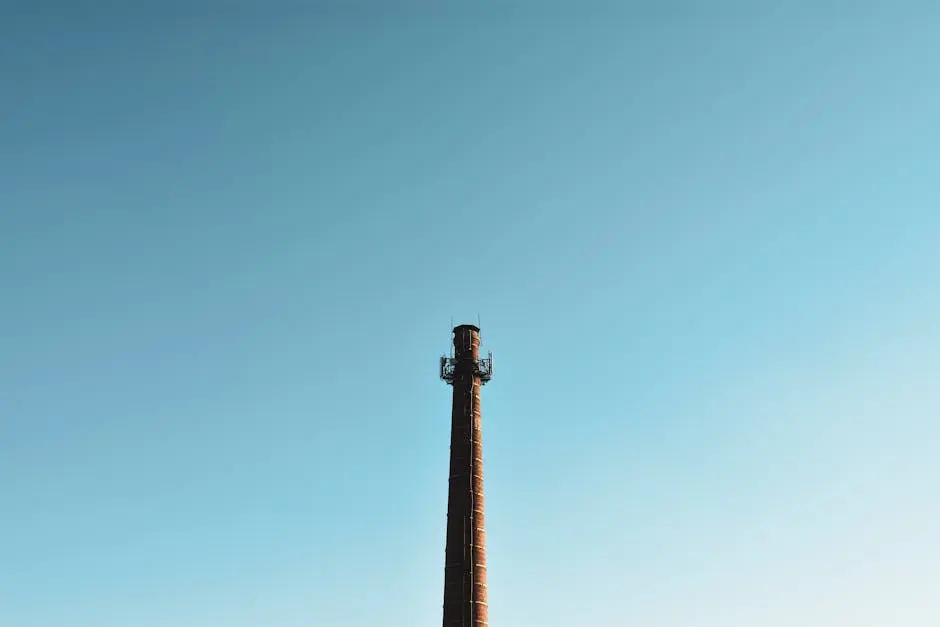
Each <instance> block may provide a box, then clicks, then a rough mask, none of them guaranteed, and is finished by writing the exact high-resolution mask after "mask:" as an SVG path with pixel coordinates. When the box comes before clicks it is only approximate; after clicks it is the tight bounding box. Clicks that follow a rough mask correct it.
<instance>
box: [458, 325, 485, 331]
mask: <svg viewBox="0 0 940 627" xmlns="http://www.w3.org/2000/svg"><path fill="white" fill-rule="evenodd" d="M461 329H470V330H471V331H476V332H477V333H479V332H480V327H478V326H477V325H475V324H458V325H457V326H455V327H454V333H456V332H457V331H459V330H461Z"/></svg>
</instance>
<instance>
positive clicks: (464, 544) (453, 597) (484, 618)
mask: <svg viewBox="0 0 940 627" xmlns="http://www.w3.org/2000/svg"><path fill="white" fill-rule="evenodd" d="M492 376H493V355H492V354H490V355H489V357H488V358H485V359H480V329H479V328H478V327H475V326H473V325H469V324H464V325H460V326H458V327H455V328H454V356H453V357H441V378H442V379H443V380H444V381H446V382H447V383H449V384H451V385H452V386H453V388H454V403H453V410H452V412H451V434H450V481H449V490H448V494H447V546H446V549H445V558H444V623H443V625H444V627H487V624H488V615H487V606H486V531H485V530H484V524H483V442H482V439H481V434H482V429H481V428H480V427H481V425H480V388H481V387H482V386H483V385H484V384H485V383H486V382H487V381H489V380H490V378H491V377H492Z"/></svg>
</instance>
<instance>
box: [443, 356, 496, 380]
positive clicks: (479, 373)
mask: <svg viewBox="0 0 940 627" xmlns="http://www.w3.org/2000/svg"><path fill="white" fill-rule="evenodd" d="M459 361H462V360H458V359H456V358H454V357H441V379H442V380H444V381H446V382H447V383H448V384H449V385H453V384H454V374H455V373H456V371H457V364H458V363H459ZM473 376H475V377H479V379H480V384H481V385H485V384H486V383H487V382H488V381H489V380H490V379H492V378H493V353H489V356H488V357H486V358H484V359H478V360H476V361H474V362H473Z"/></svg>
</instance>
